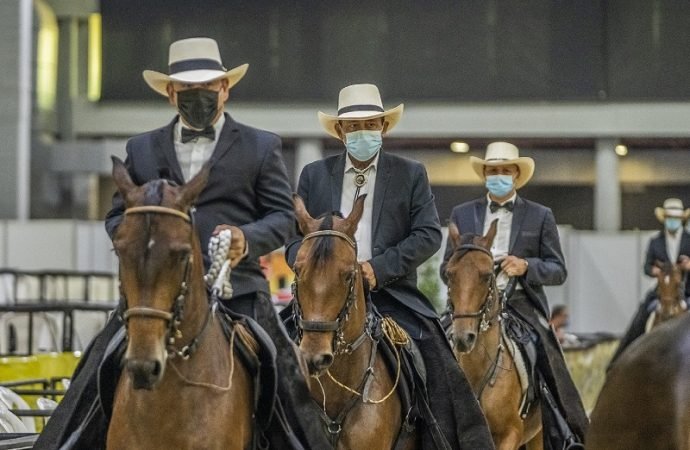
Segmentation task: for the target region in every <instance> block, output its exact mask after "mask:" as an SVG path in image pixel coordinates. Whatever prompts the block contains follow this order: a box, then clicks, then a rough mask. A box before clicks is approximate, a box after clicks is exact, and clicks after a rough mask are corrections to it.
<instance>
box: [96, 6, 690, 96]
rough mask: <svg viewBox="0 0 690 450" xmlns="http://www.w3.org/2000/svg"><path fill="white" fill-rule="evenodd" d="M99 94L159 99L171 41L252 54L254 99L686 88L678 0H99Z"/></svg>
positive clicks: (683, 9) (673, 91) (684, 20)
mask: <svg viewBox="0 0 690 450" xmlns="http://www.w3.org/2000/svg"><path fill="white" fill-rule="evenodd" d="M101 12H102V17H103V66H104V79H103V97H102V98H103V99H104V100H143V99H155V98H156V94H155V93H152V92H151V91H150V90H149V89H148V88H147V87H146V85H145V84H144V83H135V82H133V80H137V79H140V77H141V71H142V70H144V69H154V70H160V71H163V72H167V56H168V46H169V44H170V42H172V41H174V40H176V39H180V38H186V37H194V36H209V37H213V38H215V39H216V40H217V41H218V42H219V44H220V48H221V53H222V57H223V61H224V63H225V65H226V66H227V67H233V66H236V65H239V64H242V63H245V62H248V63H249V64H250V69H249V76H248V77H247V78H246V79H245V80H243V81H242V83H240V84H239V85H238V86H237V88H236V89H235V90H234V91H233V92H234V94H235V95H236V97H237V98H240V99H242V100H247V101H271V102H275V101H323V100H331V98H332V95H333V94H332V93H333V92H337V91H338V89H340V88H341V87H342V86H345V85H347V84H350V83H354V82H362V81H373V82H375V83H377V84H378V85H379V87H380V88H381V89H382V91H384V92H385V93H386V98H387V99H389V100H390V101H391V102H394V101H397V100H399V99H404V100H405V101H432V100H433V101H511V100H564V101H568V100H577V101H596V100H604V99H614V100H652V99H671V100H678V99H688V98H690V58H687V49H688V48H689V47H690V2H687V1H681V0H567V1H566V0H520V1H498V0H463V1H458V0H429V1H416V0H378V1H361V0H352V1H347V2H342V1H333V0H299V1H296V0H252V1H249V0H245V1H227V0H204V1H203V2H193V1H189V0H147V1H145V2H142V1H140V0H117V1H112V0H109V1H101Z"/></svg>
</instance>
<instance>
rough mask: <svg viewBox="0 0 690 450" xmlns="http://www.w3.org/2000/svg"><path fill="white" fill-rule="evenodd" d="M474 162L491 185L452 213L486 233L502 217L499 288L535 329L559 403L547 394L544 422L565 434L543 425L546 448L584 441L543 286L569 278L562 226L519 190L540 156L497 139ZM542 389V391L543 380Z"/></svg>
mask: <svg viewBox="0 0 690 450" xmlns="http://www.w3.org/2000/svg"><path fill="white" fill-rule="evenodd" d="M470 163H471V166H472V169H473V170H474V171H475V173H476V174H477V175H478V176H479V177H480V178H481V179H482V181H483V182H484V184H485V186H486V188H487V191H488V192H487V194H486V195H485V196H483V197H481V198H478V199H476V200H472V201H469V202H466V203H463V204H461V205H458V206H456V207H455V208H454V209H453V211H452V214H451V217H450V220H451V222H452V223H454V224H455V225H456V226H457V228H458V230H459V231H460V233H461V234H462V235H469V234H474V235H479V236H483V235H485V234H486V233H487V231H488V229H489V227H490V225H491V223H492V222H493V221H494V220H498V224H497V232H496V236H495V238H494V240H493V244H492V248H491V252H492V254H493V256H494V259H495V261H496V264H497V270H498V273H497V277H496V285H497V287H498V289H499V291H500V294H501V295H503V294H504V292H505V295H506V296H507V297H508V309H509V312H510V313H512V314H511V316H513V317H516V319H515V320H520V322H522V323H523V324H524V323H525V322H526V324H525V325H526V326H527V327H528V328H529V329H531V330H532V333H531V335H532V341H533V342H534V343H535V345H536V350H537V353H536V355H537V357H536V369H537V371H538V372H539V373H540V375H541V377H540V378H541V379H543V380H545V382H546V384H547V386H546V388H547V389H548V390H549V392H550V393H551V395H552V396H553V400H554V402H553V403H554V404H555V406H556V408H549V406H548V404H546V402H545V401H542V402H541V406H542V411H543V412H544V414H543V417H544V427H545V429H546V430H553V431H554V433H555V434H557V435H560V436H559V437H558V438H555V439H548V437H547V435H550V434H551V433H544V436H545V442H544V444H545V447H544V448H546V449H551V448H554V449H558V450H561V449H563V448H568V447H564V444H574V445H578V444H577V442H578V441H579V442H582V441H583V439H584V436H585V432H586V428H587V424H588V419H587V415H586V413H585V410H584V407H583V405H582V401H581V399H580V396H579V393H578V391H577V389H576V387H575V385H574V383H573V380H572V378H571V376H570V373H569V372H568V369H567V367H566V365H565V361H564V359H563V355H562V353H561V350H560V346H559V343H558V339H557V338H556V336H555V334H554V333H553V331H552V329H551V328H550V327H549V326H548V318H549V317H550V314H549V306H548V303H547V299H546V294H545V292H544V286H547V285H560V284H563V282H564V281H565V279H566V276H567V271H566V267H565V260H564V258H563V253H562V251H561V244H560V240H559V236H558V229H557V227H556V221H555V219H554V216H553V213H552V212H551V209H549V208H547V207H545V206H543V205H540V204H538V203H535V202H532V201H529V200H526V199H524V198H523V197H521V196H520V195H518V193H517V191H518V189H520V188H521V187H523V186H524V185H525V184H527V182H528V181H529V180H530V178H532V175H533V173H534V160H532V158H528V157H521V156H520V154H519V150H518V148H517V147H516V146H515V145H513V144H510V143H508V142H492V143H490V144H489V145H488V147H487V149H486V154H485V158H484V159H481V158H477V157H474V156H472V157H470ZM453 252H454V248H453V245H452V244H451V243H450V242H449V243H448V245H447V246H446V251H445V255H444V260H443V263H442V264H441V268H440V271H441V278H442V279H443V280H444V282H446V283H447V282H448V278H447V274H446V266H447V264H448V260H449V259H450V257H451V256H452V255H453ZM535 386H538V385H535ZM537 391H538V392H540V393H541V392H542V387H540V388H539V389H537ZM543 395H544V394H542V397H543ZM556 414H558V415H560V417H561V418H563V419H565V421H566V422H567V424H568V426H569V428H570V430H560V429H559V427H558V425H557V420H558V416H556ZM573 433H574V435H572V434H573Z"/></svg>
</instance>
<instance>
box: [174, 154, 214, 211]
mask: <svg viewBox="0 0 690 450" xmlns="http://www.w3.org/2000/svg"><path fill="white" fill-rule="evenodd" d="M210 172H211V166H210V165H209V164H208V163H206V164H204V165H203V167H202V168H201V170H200V171H199V173H197V174H196V175H194V177H193V178H192V179H191V180H189V182H187V183H185V184H184V185H183V186H182V188H181V189H180V193H179V194H178V195H177V200H176V203H177V205H178V206H179V207H180V209H182V210H186V209H188V208H189V207H190V206H192V205H193V204H194V202H196V199H197V198H198V197H199V194H201V191H203V190H204V188H205V187H206V184H207V183H208V176H209V173H210Z"/></svg>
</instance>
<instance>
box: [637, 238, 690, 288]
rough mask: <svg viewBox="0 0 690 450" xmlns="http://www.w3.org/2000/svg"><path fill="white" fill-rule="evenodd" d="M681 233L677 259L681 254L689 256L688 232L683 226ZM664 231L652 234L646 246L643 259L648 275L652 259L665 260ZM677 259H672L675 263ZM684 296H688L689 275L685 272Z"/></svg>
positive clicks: (666, 256) (666, 255)
mask: <svg viewBox="0 0 690 450" xmlns="http://www.w3.org/2000/svg"><path fill="white" fill-rule="evenodd" d="M681 231H682V233H683V234H682V235H681V237H680V251H679V252H678V260H680V256H681V255H685V256H688V257H690V233H688V232H687V231H686V230H685V228H681ZM664 233H665V231H663V230H662V231H660V232H659V233H658V234H657V235H656V236H654V237H653V238H652V239H651V240H650V241H649V246H648V247H647V256H646V258H645V261H644V273H646V274H647V275H648V276H650V277H651V276H652V266H653V265H654V261H660V262H667V261H668V253H667V252H666V236H665V234H664ZM678 260H676V261H674V262H675V263H677V262H678ZM685 297H686V298H687V297H690V276H688V274H687V273H686V274H685Z"/></svg>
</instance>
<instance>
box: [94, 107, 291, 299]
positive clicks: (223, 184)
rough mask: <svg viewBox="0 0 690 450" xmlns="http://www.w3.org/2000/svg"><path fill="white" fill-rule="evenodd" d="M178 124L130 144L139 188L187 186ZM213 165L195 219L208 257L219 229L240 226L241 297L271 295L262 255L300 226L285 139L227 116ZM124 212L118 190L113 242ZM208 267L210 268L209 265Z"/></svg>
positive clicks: (237, 287)
mask: <svg viewBox="0 0 690 450" xmlns="http://www.w3.org/2000/svg"><path fill="white" fill-rule="evenodd" d="M177 120H178V118H177V117H176V118H175V119H174V120H173V121H172V122H171V123H169V124H168V125H167V126H165V127H163V128H159V129H157V130H153V131H150V132H147V133H144V134H140V135H138V136H135V137H133V138H131V139H130V140H129V141H128V142H127V158H126V160H125V165H126V166H127V169H128V170H129V173H130V175H131V177H132V180H133V181H134V182H135V183H136V184H139V185H141V184H144V183H146V182H147V181H150V180H154V179H157V178H168V179H171V180H172V181H175V182H176V183H178V184H183V183H184V179H183V176H182V170H181V169H180V164H179V162H178V161H177V156H176V154H175V146H174V143H173V129H174V128H173V127H174V125H175V123H176V122H177ZM210 162H211V172H210V175H209V180H208V184H207V185H206V187H205V188H204V190H203V191H202V192H201V195H200V196H199V198H198V200H197V203H196V213H195V216H194V217H195V224H196V228H197V231H198V233H199V239H200V241H201V249H202V251H203V252H204V253H206V249H207V248H208V241H209V238H210V236H211V233H212V232H213V230H214V228H215V227H216V226H217V225H220V224H228V225H235V226H237V227H239V228H240V229H241V230H242V232H243V233H244V235H245V238H246V239H247V242H248V245H249V254H248V255H247V257H246V258H245V259H244V260H242V261H241V262H240V264H239V265H238V266H237V267H236V268H235V269H233V270H232V277H231V281H232V285H233V289H234V293H235V296H239V295H243V294H248V293H254V292H258V291H263V292H269V288H268V283H267V281H266V278H265V277H264V275H263V273H262V271H261V268H260V266H259V256H261V255H264V254H267V253H269V252H271V251H273V250H275V249H277V248H279V247H280V246H282V245H283V243H284V242H285V240H286V239H287V238H288V237H289V236H291V235H292V234H293V233H294V232H293V229H294V228H293V227H294V223H295V218H294V213H293V206H292V195H291V192H292V189H291V188H290V184H289V181H288V177H287V171H286V169H285V163H284V161H283V156H282V152H281V141H280V138H279V137H278V136H276V135H275V134H272V133H269V132H267V131H262V130H258V129H255V128H251V127H248V126H246V125H242V124H240V123H237V122H235V121H234V120H233V119H232V118H231V117H230V116H229V115H228V114H225V124H224V126H223V129H222V130H221V133H220V136H219V138H218V142H217V144H216V148H215V150H214V152H213V155H212V156H211V160H210ZM123 211H124V203H123V200H122V197H121V196H120V194H119V192H116V193H115V195H114V196H113V208H112V209H111V210H110V212H109V213H108V215H107V216H106V220H105V228H106V231H107V232H108V235H109V236H110V238H111V239H112V238H113V237H114V235H115V232H116V230H117V227H118V225H119V224H120V222H121V221H122V213H123ZM205 259H206V258H205ZM205 263H206V265H207V267H208V261H205Z"/></svg>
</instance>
